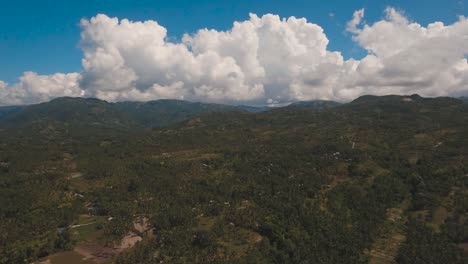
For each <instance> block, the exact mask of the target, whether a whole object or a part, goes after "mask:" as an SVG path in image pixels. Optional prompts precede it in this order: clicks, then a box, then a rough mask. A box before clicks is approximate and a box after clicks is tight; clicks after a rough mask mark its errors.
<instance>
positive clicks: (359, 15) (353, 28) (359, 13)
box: [346, 8, 365, 32]
mask: <svg viewBox="0 0 468 264" xmlns="http://www.w3.org/2000/svg"><path fill="white" fill-rule="evenodd" d="M364 12H365V9H364V8H362V9H359V10H356V11H354V14H353V19H351V20H350V21H349V22H348V24H347V25H346V30H348V31H349V32H358V31H359V30H358V28H357V27H358V26H359V25H360V24H361V22H362V19H363V18H364Z"/></svg>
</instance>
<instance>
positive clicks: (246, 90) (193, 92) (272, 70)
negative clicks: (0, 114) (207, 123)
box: [0, 8, 468, 105]
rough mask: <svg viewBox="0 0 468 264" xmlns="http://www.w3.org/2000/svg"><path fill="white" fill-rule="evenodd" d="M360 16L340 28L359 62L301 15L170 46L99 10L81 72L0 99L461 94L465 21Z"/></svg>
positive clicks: (152, 30)
mask: <svg viewBox="0 0 468 264" xmlns="http://www.w3.org/2000/svg"><path fill="white" fill-rule="evenodd" d="M364 13H365V12H364V10H358V11H356V12H355V13H354V16H353V18H352V19H351V20H350V21H349V22H348V25H347V31H348V32H350V34H351V35H352V38H353V40H354V41H355V42H356V43H357V44H358V45H359V46H361V47H362V48H364V49H365V50H367V51H368V55H367V56H366V57H364V58H363V59H361V60H354V59H349V60H345V59H344V58H343V56H342V55H341V53H340V52H333V51H329V50H328V49H327V46H328V43H329V40H328V38H327V37H326V35H325V33H324V31H323V29H322V28H321V27H320V26H319V25H316V24H313V23H310V22H308V21H307V20H306V19H304V18H295V17H290V18H287V19H282V18H280V17H279V16H276V15H271V14H268V15H264V16H262V17H258V16H257V15H255V14H251V15H250V19H249V20H246V21H242V22H234V25H233V27H232V28H231V29H230V30H229V31H216V30H208V29H202V30H199V31H198V32H196V33H195V34H193V35H185V36H183V38H182V41H181V42H171V41H169V40H168V37H167V30H166V29H165V28H164V27H162V26H161V25H159V24H158V23H157V22H155V21H145V22H132V21H129V20H127V19H122V20H120V21H119V19H117V18H110V17H108V16H106V15H102V14H100V15H97V16H95V17H93V18H91V19H90V20H82V21H81V28H82V32H81V42H80V47H81V49H82V50H83V53H84V56H83V59H82V65H83V72H81V73H69V74H63V73H57V74H53V75H38V74H36V73H33V72H26V73H25V74H24V75H23V76H22V77H21V78H20V80H19V82H18V83H17V84H13V85H7V84H6V83H4V82H1V81H0V104H3V105H6V104H24V103H35V102H42V101H46V100H49V99H51V98H55V97H59V96H90V97H97V98H101V99H105V100H109V101H121V100H140V101H146V100H155V99H162V98H175V99H185V100H191V101H204V102H221V103H233V104H237V103H247V104H283V103H287V102H291V101H297V100H314V99H329V100H338V101H347V100H351V99H354V98H356V97H357V96H359V95H363V94H377V95H381V94H412V93H419V94H421V95H424V96H445V95H461V94H466V93H468V63H467V60H466V58H465V56H466V54H468V19H466V18H464V17H460V18H459V20H458V21H457V22H455V23H453V24H451V25H444V24H443V23H441V22H434V23H432V24H429V25H427V26H426V27H424V26H422V25H420V24H417V23H414V22H411V21H409V20H408V18H406V17H405V15H404V14H402V13H401V12H398V11H397V10H395V9H393V8H387V9H386V10H385V18H384V19H383V20H381V21H378V22H375V23H373V24H370V25H369V24H366V23H363V18H364Z"/></svg>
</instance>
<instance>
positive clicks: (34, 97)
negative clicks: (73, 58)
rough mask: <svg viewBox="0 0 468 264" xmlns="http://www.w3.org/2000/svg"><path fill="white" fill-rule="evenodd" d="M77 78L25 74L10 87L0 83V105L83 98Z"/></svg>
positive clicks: (62, 74)
mask: <svg viewBox="0 0 468 264" xmlns="http://www.w3.org/2000/svg"><path fill="white" fill-rule="evenodd" d="M78 78H79V74H78V73H69V74H64V73H55V74H52V75H38V74H37V73H34V72H25V73H24V75H23V76H22V77H20V81H19V82H18V83H17V84H14V85H12V86H8V85H6V83H4V82H1V81H0V105H19V104H31V103H37V102H44V101H48V100H50V99H53V98H56V97H62V96H74V97H77V96H83V95H84V92H83V91H82V90H81V89H80V88H79V86H78Z"/></svg>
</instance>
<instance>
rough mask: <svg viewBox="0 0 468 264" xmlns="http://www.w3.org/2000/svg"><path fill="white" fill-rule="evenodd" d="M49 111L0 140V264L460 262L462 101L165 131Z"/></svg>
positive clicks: (144, 123)
mask: <svg viewBox="0 0 468 264" xmlns="http://www.w3.org/2000/svg"><path fill="white" fill-rule="evenodd" d="M57 100H58V101H55V100H54V101H52V102H49V103H46V104H42V105H36V106H30V107H27V108H25V109H23V110H21V111H19V112H16V113H13V114H11V115H9V116H8V118H7V119H4V120H7V122H5V123H3V124H8V126H7V125H4V126H3V127H1V129H0V263H30V262H34V261H46V260H49V261H51V262H52V263H53V264H54V263H70V262H71V260H73V261H75V262H76V261H78V262H77V263H88V264H89V263H97V262H101V263H102V262H104V261H109V262H115V263H120V264H123V263H143V264H145V263H411V264H413V263H416V264H418V263H421V264H422V263H455V264H457V263H460V264H461V263H467V261H468V258H467V247H468V228H467V227H468V189H467V187H466V186H467V184H468V137H467V136H466V135H468V104H466V103H462V101H461V100H457V99H453V98H422V97H420V96H417V95H413V96H383V97H378V96H364V97H360V98H358V99H356V100H354V101H353V102H350V103H347V104H343V105H333V106H326V107H323V104H320V107H319V108H317V107H315V106H311V107H308V106H304V105H299V106H289V107H283V108H274V109H269V110H268V111H262V112H255V113H253V112H248V111H240V110H238V109H233V110H234V111H231V109H226V108H224V107H225V106H218V105H216V107H219V108H218V109H220V111H199V112H197V114H196V115H195V114H194V115H190V116H185V117H184V118H181V120H182V121H181V122H178V123H172V122H170V121H171V118H166V119H161V120H166V121H164V122H166V123H164V122H163V121H157V122H156V121H153V119H144V120H143V119H138V118H136V117H138V116H140V114H139V113H141V112H138V111H140V109H141V108H145V107H150V108H151V107H152V106H151V104H150V105H149V106H141V105H140V106H138V103H122V104H110V103H107V102H103V101H99V100H92V99H67V98H62V99H57ZM67 100H68V101H67ZM74 102H77V104H78V105H79V106H74ZM83 102H85V103H83ZM55 103H60V104H59V105H60V106H57V107H56V108H53V107H51V104H55ZM160 103H161V104H162V105H163V106H161V107H160V108H159V109H165V108H164V107H166V106H167V105H166V104H172V103H181V104H185V103H183V102H180V101H163V102H160ZM154 104H158V103H157V102H155V103H154ZM143 105H145V104H143ZM44 106H47V108H48V110H46V111H44V112H41V111H42V110H40V109H38V110H36V111H34V108H33V107H38V108H41V107H44ZM72 106H73V107H75V108H76V109H79V110H80V111H70V112H66V111H67V110H66V108H68V109H70V108H72ZM60 107H64V108H65V109H62V110H60ZM184 107H185V106H184ZM187 107H188V106H187ZM193 107H198V109H200V108H203V107H205V106H204V105H199V104H195V105H193ZM31 109H32V110H31ZM52 109H55V110H54V111H52ZM181 109H182V106H181ZM190 109H191V108H190ZM145 111H150V110H145ZM172 111H173V110H165V112H164V113H167V115H168V116H171V115H173V116H179V115H178V114H177V113H174V112H172ZM187 111H189V112H190V111H191V110H187ZM176 112H177V111H176ZM154 113H161V112H158V111H156V112H154ZM155 116H156V114H155ZM140 118H141V117H140ZM145 118H147V117H145ZM174 118H175V117H174ZM15 120H16V121H15ZM167 120H169V121H167ZM15 122H16V123H15ZM96 124H105V125H104V126H100V125H96ZM155 124H165V125H167V126H164V127H159V128H153V129H148V128H147V127H148V126H149V127H154V126H155ZM96 126H98V127H99V129H95V128H96ZM117 127H120V128H122V129H118V133H112V131H115V130H116V129H115V128H117ZM140 127H141V128H143V129H134V128H140ZM24 128H35V129H24ZM107 128H112V129H107ZM73 130H74V131H81V132H80V133H71V131H73ZM128 241H139V242H138V243H136V244H135V243H133V244H131V245H130V246H128ZM85 257H86V260H83V258H85ZM80 261H81V262H80Z"/></svg>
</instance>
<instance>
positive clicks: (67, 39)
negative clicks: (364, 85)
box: [0, 0, 468, 84]
mask: <svg viewBox="0 0 468 264" xmlns="http://www.w3.org/2000/svg"><path fill="white" fill-rule="evenodd" d="M467 5H468V2H467V0H463V1H459V0H449V1H447V0H445V1H435V0H419V1H406V0H404V1H401V0H400V1H389V0H379V1H377V0H353V1H343V0H341V1H333V0H331V1H330V0H328V1H311V0H308V1H298V0H288V1H275V0H243V1H240V0H238V1H232V0H229V1H227V0H222V1H215V0H205V1H194V0H188V1H182V0H170V1H167V0H159V1H125V0H78V1H77V0H67V1H51V0H42V1H35V0H16V1H10V0H2V1H1V7H0V25H1V27H0V61H1V64H0V80H3V81H6V82H8V83H10V84H12V83H15V82H17V78H18V77H20V76H21V75H22V74H23V72H25V71H34V72H38V73H39V74H52V73H55V72H80V71H81V70H82V66H81V58H82V51H81V50H80V49H79V48H78V47H77V45H78V42H79V39H80V28H79V21H80V19H81V18H90V17H92V16H94V15H96V14H97V13H104V14H107V15H108V16H111V17H114V16H116V17H119V18H128V19H130V20H133V21H139V20H148V19H151V20H155V21H158V23H159V24H161V25H163V26H164V27H166V28H167V29H168V35H169V36H170V38H172V39H174V40H177V39H180V37H181V35H182V34H184V33H193V32H195V31H196V30H198V29H200V28H210V29H211V28H214V29H217V30H226V29H229V28H231V27H232V23H233V21H243V20H246V19H248V13H250V12H252V13H256V14H258V15H262V14H265V13H273V14H279V15H280V16H282V17H289V16H296V17H305V18H307V19H308V21H310V22H313V23H316V24H319V25H320V26H321V27H322V28H324V30H325V34H326V35H327V37H328V39H330V44H329V48H328V49H329V50H332V51H334V50H336V51H340V52H342V54H343V56H344V57H345V58H349V57H353V58H358V59H359V58H361V57H362V56H363V55H364V54H365V53H364V52H363V50H362V49H361V48H360V47H359V46H357V45H356V44H355V43H353V41H352V40H351V36H350V34H349V33H346V32H345V27H346V23H347V21H348V20H350V19H351V17H352V15H353V12H354V11H355V10H357V9H360V8H365V9H366V16H365V20H366V21H368V22H373V21H377V20H379V19H381V18H382V17H383V16H384V14H383V10H384V9H385V7H387V6H393V7H396V8H397V9H401V10H404V12H405V14H406V15H407V16H408V17H409V18H410V19H411V20H414V21H417V22H418V23H420V24H421V25H427V24H428V23H430V22H433V21H442V22H444V23H446V24H450V23H453V22H454V21H456V20H457V16H459V15H465V16H466V14H467V9H466V7H464V6H467Z"/></svg>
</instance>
